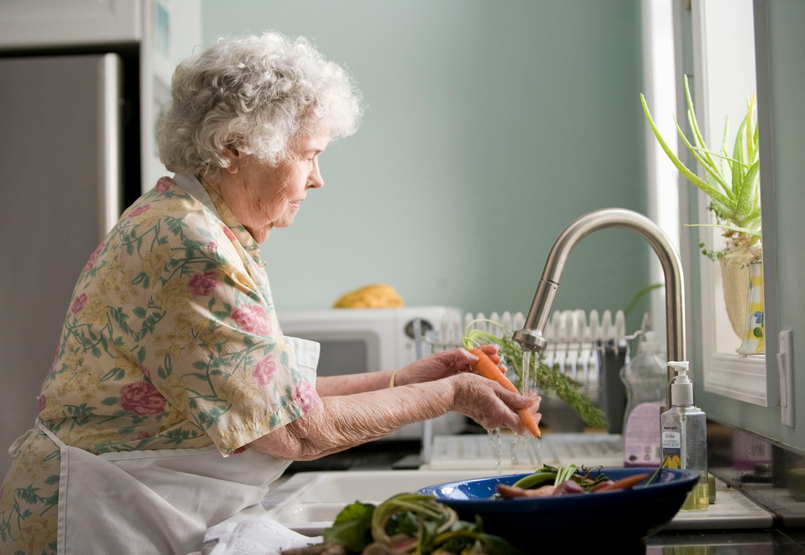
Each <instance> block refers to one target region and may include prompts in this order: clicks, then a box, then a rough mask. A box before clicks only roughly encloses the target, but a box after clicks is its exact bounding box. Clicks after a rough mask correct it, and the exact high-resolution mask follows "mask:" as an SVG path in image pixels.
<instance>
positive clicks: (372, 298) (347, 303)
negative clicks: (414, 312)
mask: <svg viewBox="0 0 805 555" xmlns="http://www.w3.org/2000/svg"><path fill="white" fill-rule="evenodd" d="M402 305H403V300H402V297H400V295H399V294H398V293H397V291H395V289H394V288H393V287H392V286H390V285H386V284H385V283H376V284H373V285H367V286H365V287H361V288H360V289H355V290H354V291H350V292H349V293H346V294H344V295H341V297H339V299H338V300H337V301H335V304H334V305H333V308H395V307H398V306H402Z"/></svg>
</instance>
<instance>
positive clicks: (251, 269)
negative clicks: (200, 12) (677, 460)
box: [0, 34, 538, 555]
mask: <svg viewBox="0 0 805 555" xmlns="http://www.w3.org/2000/svg"><path fill="white" fill-rule="evenodd" d="M172 96H173V104H172V106H171V108H170V110H169V111H168V113H167V114H166V116H165V118H164V122H163V125H162V128H161V131H160V136H159V147H160V155H161V159H162V160H163V162H164V163H165V165H166V167H167V168H168V169H170V170H171V171H174V172H176V175H175V176H174V177H173V178H168V177H163V178H162V179H160V180H159V181H158V182H157V183H156V187H155V188H154V189H153V190H151V191H149V192H148V193H146V194H145V195H143V196H142V197H141V198H140V199H139V200H138V201H137V202H135V203H134V204H133V205H132V206H131V207H130V208H129V209H128V210H126V211H125V212H124V214H123V216H122V217H121V218H120V220H119V222H118V223H117V225H116V226H115V227H114V229H112V231H111V232H110V233H109V234H108V235H107V236H106V238H105V239H104V241H103V242H102V243H101V244H100V245H98V248H97V249H96V250H95V252H93V253H92V255H91V256H90V258H89V260H88V261H87V263H86V265H85V266H84V270H83V273H82V274H81V276H80V277H79V280H78V284H77V285H76V288H75V292H74V294H73V298H72V301H71V303H70V307H69V310H68V312H67V316H66V319H65V322H64V328H63V333H62V337H61V341H60V343H59V347H58V351H57V353H56V357H55V360H54V362H53V366H52V367H51V369H50V372H49V374H48V375H47V377H46V378H45V382H44V384H43V386H42V394H41V396H40V397H39V406H40V413H39V419H38V422H37V426H36V427H35V428H34V429H33V430H31V431H29V432H28V434H26V435H25V436H23V437H22V438H20V439H19V440H18V441H17V442H16V443H15V444H14V445H13V446H12V448H11V450H10V452H11V453H12V455H13V464H12V467H11V470H10V471H9V473H8V475H7V476H6V478H5V481H4V482H3V489H2V490H0V551H2V553H4V554H5V553H9V554H11V553H19V552H22V553H30V554H37V555H39V554H40V553H42V552H46V553H51V552H55V551H56V549H57V546H58V550H59V553H68V554H72V553H79V554H81V555H87V554H92V553H188V552H191V551H195V550H198V549H199V548H200V545H201V541H202V539H203V536H204V532H205V531H206V530H207V528H208V527H210V526H212V525H214V524H217V523H219V522H221V521H222V520H224V519H226V518H228V517H231V516H233V515H235V514H237V513H239V512H240V511H242V510H245V509H247V508H249V507H251V508H252V509H251V510H255V508H259V502H260V500H261V499H262V498H263V497H264V496H265V494H266V492H267V491H268V485H269V484H270V483H271V482H272V481H273V480H275V479H276V478H277V477H279V476H280V475H281V474H282V472H283V470H284V469H285V468H286V467H287V465H288V464H290V461H293V460H305V459H315V458H317V457H321V456H324V455H327V454H329V453H334V452H336V451H340V450H343V449H347V448H349V447H352V446H355V445H358V444H360V443H363V442H366V441H371V440H374V439H377V438H381V437H383V436H385V435H387V434H389V433H391V432H393V431H394V430H397V429H398V428H400V427H402V426H404V425H406V424H410V423H413V422H417V421H421V420H424V419H428V418H433V417H436V416H439V415H442V414H444V413H446V412H448V411H458V412H461V413H463V414H465V415H467V416H469V417H471V418H473V419H474V420H476V421H477V422H479V423H480V424H481V425H483V426H484V427H486V428H495V427H508V428H512V429H515V430H517V431H520V432H522V431H524V430H523V428H522V426H521V424H520V421H519V418H518V417H517V414H516V410H518V409H523V408H530V410H532V411H535V410H536V408H537V404H538V399H537V398H533V397H532V398H524V397H521V396H519V395H516V394H513V393H510V392H508V391H506V390H504V389H503V388H502V387H500V386H499V385H498V384H496V383H493V382H492V381H490V380H485V379H483V378H480V377H478V376H476V375H475V374H473V373H469V372H466V371H467V370H468V369H469V365H470V364H472V363H473V362H474V361H475V360H477V359H476V357H475V356H474V355H472V354H470V353H469V352H467V351H465V350H463V349H455V350H452V351H448V352H444V353H439V354H436V355H432V356H430V357H427V358H425V359H422V360H420V361H418V362H416V363H414V364H412V365H411V366H408V367H405V368H401V369H399V370H398V371H394V372H392V371H390V370H389V371H385V372H377V373H373V374H364V375H350V376H343V377H338V378H320V379H318V380H317V379H316V376H315V367H316V364H317V358H318V346H317V345H316V344H312V343H309V342H305V341H301V340H298V339H293V338H288V337H283V335H282V333H281V331H280V325H279V323H278V322H277V318H276V315H275V311H274V302H273V300H272V296H271V291H270V289H269V286H268V281H267V279H266V274H265V271H264V269H263V267H264V266H265V265H266V264H267V261H263V260H261V258H260V249H259V244H260V243H261V242H263V241H265V240H266V238H268V236H269V234H270V232H271V230H272V229H273V228H274V227H287V226H289V225H291V223H292V222H293V220H294V217H295V216H296V213H297V212H298V211H299V209H300V205H301V203H302V201H303V200H305V198H306V197H307V195H308V193H309V192H311V190H313V189H317V188H320V187H322V186H323V184H324V183H323V181H322V177H321V173H320V171H319V156H320V155H321V154H322V153H323V152H324V151H325V149H326V148H327V145H328V143H329V142H330V140H332V139H335V138H339V137H345V136H348V135H350V134H352V133H353V132H354V131H355V129H356V127H357V123H358V120H359V117H360V111H361V110H360V105H359V95H358V93H357V92H356V90H355V88H354V86H353V85H352V83H351V82H350V79H349V78H348V76H347V75H346V74H345V72H344V71H343V70H342V69H341V68H340V67H339V66H337V65H336V64H334V63H331V62H328V61H326V60H324V59H323V58H322V56H321V55H320V54H319V53H318V52H317V51H316V50H315V49H314V48H313V47H312V46H311V45H310V44H309V43H308V42H307V41H305V40H304V39H301V38H300V39H296V40H295V41H289V40H288V39H286V38H285V37H283V36H281V35H278V34H265V35H263V36H260V37H249V38H245V39H242V40H235V39H233V40H225V41H221V42H219V43H217V44H216V45H215V46H213V47H211V48H209V49H208V50H206V51H203V52H201V53H200V54H198V55H197V56H195V57H194V58H191V59H190V60H188V61H186V62H184V63H183V64H181V65H180V66H179V68H178V69H177V70H176V73H175V75H174V79H173V85H172ZM271 263H273V264H276V263H281V261H271ZM486 349H487V352H488V353H489V354H490V355H492V356H493V359H494V360H495V361H496V362H499V360H500V359H499V357H497V355H496V354H495V353H496V351H495V349H494V347H487V348H486Z"/></svg>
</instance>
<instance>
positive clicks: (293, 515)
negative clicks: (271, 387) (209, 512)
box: [263, 470, 490, 536]
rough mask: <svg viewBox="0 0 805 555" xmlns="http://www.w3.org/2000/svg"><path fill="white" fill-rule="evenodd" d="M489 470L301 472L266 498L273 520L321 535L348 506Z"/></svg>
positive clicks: (296, 529) (374, 502)
mask: <svg viewBox="0 0 805 555" xmlns="http://www.w3.org/2000/svg"><path fill="white" fill-rule="evenodd" d="M489 475H490V472H489V471H488V470H367V471H336V472H300V473H298V474H294V475H293V476H292V477H291V478H290V479H288V480H287V481H286V482H284V483H282V484H281V485H280V486H279V487H277V488H276V489H274V490H272V491H271V492H269V494H268V496H267V497H266V498H265V499H264V500H263V506H264V507H265V508H266V509H268V511H269V513H270V516H271V517H272V518H274V520H276V521H278V522H281V523H283V524H285V525H286V526H287V527H288V528H291V529H292V530H295V531H297V532H299V533H300V534H305V535H308V536H317V535H319V534H321V532H322V530H324V528H326V527H328V526H330V524H332V521H333V520H335V517H336V515H338V513H339V512H340V511H341V509H343V508H344V507H345V506H346V505H348V504H350V503H353V502H355V501H361V502H363V503H373V504H375V505H377V504H379V503H381V502H382V501H385V500H386V499H388V498H389V497H391V496H392V495H395V494H397V493H403V492H410V493H413V492H415V491H417V490H418V489H420V488H424V487H426V486H431V485H433V484H440V483H443V482H451V481H454V480H468V479H471V478H482V477H484V476H489Z"/></svg>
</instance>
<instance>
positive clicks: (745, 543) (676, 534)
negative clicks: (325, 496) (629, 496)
mask: <svg viewBox="0 0 805 555" xmlns="http://www.w3.org/2000/svg"><path fill="white" fill-rule="evenodd" d="M420 448H421V445H420V443H419V442H418V441H398V442H384V441H380V442H374V443H370V444H367V445H364V446H361V447H360V448H355V449H350V450H348V451H345V452H342V453H339V454H336V455H334V456H333V455H331V456H330V457H325V458H323V459H319V460H318V461H313V462H312V464H311V463H301V464H300V463H294V464H292V465H291V467H290V468H289V472H290V473H291V474H293V473H294V472H311V471H327V470H391V469H398V468H401V469H406V468H407V469H411V468H414V467H415V464H416V458H417V457H416V455H418V453H419V451H420ZM731 493H732V494H734V495H736V496H741V497H743V494H742V493H740V492H739V491H738V490H737V489H734V490H733V491H732V492H731ZM747 501H749V500H748V499H747ZM717 502H718V499H717ZM787 524H788V521H786V520H784V519H780V518H776V519H775V520H773V521H772V522H771V525H770V526H769V527H766V528H757V527H756V528H755V529H751V530H739V529H733V530H717V531H712V530H690V529H687V530H670V529H666V530H664V531H662V532H660V533H658V534H655V535H653V536H651V537H649V538H648V539H647V540H646V541H645V543H644V545H641V546H636V547H635V546H630V547H628V548H623V549H621V548H620V546H612V547H616V548H618V549H617V551H618V553H619V554H624V555H625V554H627V553H640V554H643V553H645V554H647V555H660V554H663V555H665V554H668V555H671V554H673V555H688V554H689V555H700V554H701V555H772V554H774V555H794V554H797V555H805V528H797V527H787V526H785V525H787ZM602 546H607V547H610V546H611V541H602Z"/></svg>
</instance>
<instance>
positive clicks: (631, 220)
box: [513, 208, 687, 406]
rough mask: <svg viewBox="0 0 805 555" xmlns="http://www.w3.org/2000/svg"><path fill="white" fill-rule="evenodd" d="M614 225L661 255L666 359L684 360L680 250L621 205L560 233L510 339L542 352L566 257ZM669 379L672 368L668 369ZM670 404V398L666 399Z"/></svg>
mask: <svg viewBox="0 0 805 555" xmlns="http://www.w3.org/2000/svg"><path fill="white" fill-rule="evenodd" d="M607 227H617V228H622V229H628V230H630V231H634V232H635V233H637V234H638V235H640V236H641V237H642V238H643V239H645V240H646V241H648V243H649V244H650V245H651V247H652V249H654V252H655V253H657V256H658V257H659V259H660V263H661V264H662V269H663V274H664V275H665V318H666V333H667V348H668V351H667V352H668V360H675V361H683V360H687V358H686V353H685V290H684V281H683V278H682V264H681V262H680V259H679V254H678V253H677V251H676V248H674V246H673V244H672V243H671V241H670V239H668V236H667V235H666V234H665V233H664V232H663V231H662V230H661V229H660V228H659V227H658V226H657V224H655V223H654V222H652V221H651V220H649V219H648V218H646V217H645V216H643V215H642V214H638V213H637V212H633V211H631V210H626V209H622V208H605V209H603V210H596V211H594V212H590V213H589V214H585V215H584V216H581V217H580V218H578V219H577V220H575V221H574V222H573V223H571V224H570V225H569V226H568V227H567V229H565V230H564V231H563V232H562V234H561V235H559V237H558V238H557V240H556V242H555V243H554V245H553V248H551V252H550V254H549V255H548V259H547V260H546V261H545V269H544V270H543V272H542V278H541V279H540V281H539V285H538V286H537V291H536V293H535V294H534V300H533V302H532V303H531V309H530V310H529V311H528V316H527V318H526V321H525V325H524V327H523V329H522V330H520V331H517V332H515V334H514V336H513V339H514V340H515V341H517V342H518V343H519V344H520V345H521V346H522V348H523V349H524V350H528V351H538V352H542V351H543V350H545V347H546V346H547V341H546V340H545V338H544V335H543V334H544V332H545V327H546V325H547V323H548V317H549V315H550V313H551V308H552V306H553V301H554V299H555V298H556V292H557V290H558V289H559V281H560V280H561V278H562V272H564V269H565V265H566V263H567V259H568V257H569V256H570V253H571V251H572V250H573V248H574V247H575V246H576V245H577V244H578V243H579V242H580V241H581V240H582V239H584V238H585V237H586V236H587V235H589V234H590V233H592V232H593V231H596V230H599V229H603V228H607ZM668 378H669V381H670V379H671V378H673V371H672V370H671V369H669V370H668ZM667 404H668V406H670V398H669V399H668V400H667Z"/></svg>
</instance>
